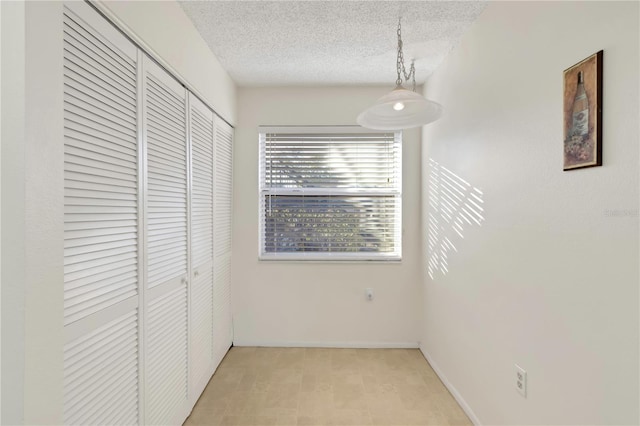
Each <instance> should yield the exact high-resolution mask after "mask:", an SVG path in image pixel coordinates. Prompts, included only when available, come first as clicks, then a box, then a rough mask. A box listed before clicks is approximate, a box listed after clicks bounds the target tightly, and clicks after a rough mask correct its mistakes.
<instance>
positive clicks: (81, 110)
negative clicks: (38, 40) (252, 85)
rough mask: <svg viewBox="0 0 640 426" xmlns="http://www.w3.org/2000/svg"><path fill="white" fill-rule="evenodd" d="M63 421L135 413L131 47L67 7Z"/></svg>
mask: <svg viewBox="0 0 640 426" xmlns="http://www.w3.org/2000/svg"><path fill="white" fill-rule="evenodd" d="M63 37H64V52H63V55H64V136H65V142H64V144H65V145H64V149H65V155H64V186H65V192H64V195H65V197H64V213H65V214H64V324H65V334H66V343H65V346H64V422H65V423H66V424H134V423H137V422H138V420H139V417H138V416H139V411H140V410H139V409H140V407H139V401H138V393H139V392H138V380H139V344H138V331H139V330H138V327H139V321H140V320H139V315H138V303H139V302H138V293H139V289H138V283H139V281H140V280H139V273H140V269H141V268H140V262H139V256H138V251H139V249H140V242H139V225H138V221H139V219H140V218H139V199H138V169H139V167H138V159H139V156H138V143H137V140H138V125H137V113H138V95H137V86H136V79H137V75H136V62H137V49H136V47H135V46H134V45H133V44H131V43H130V42H129V41H128V40H127V39H126V38H125V37H124V36H122V35H121V34H120V33H119V32H118V31H116V30H115V29H114V28H113V27H111V26H110V25H109V24H108V23H107V22H106V21H104V20H103V19H102V18H101V17H100V16H99V15H98V14H97V13H96V12H95V11H94V10H93V9H91V7H90V6H88V5H87V4H86V3H84V2H74V3H69V4H66V5H65V9H64V34H63Z"/></svg>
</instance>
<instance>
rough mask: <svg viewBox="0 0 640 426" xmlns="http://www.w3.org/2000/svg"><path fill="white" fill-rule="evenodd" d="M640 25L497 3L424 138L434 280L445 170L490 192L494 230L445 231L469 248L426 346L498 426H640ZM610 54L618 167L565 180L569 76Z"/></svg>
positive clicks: (617, 15) (440, 297)
mask: <svg viewBox="0 0 640 426" xmlns="http://www.w3.org/2000/svg"><path fill="white" fill-rule="evenodd" d="M638 15H639V9H638V3H637V2H626V3H614V2H506V3H505V2H495V3H490V4H489V6H488V7H487V9H486V10H485V11H484V13H483V14H482V15H481V16H480V18H479V19H478V21H477V22H476V23H475V24H474V25H473V26H472V28H471V29H470V31H469V32H468V33H467V34H466V35H465V37H464V39H463V41H462V43H461V44H460V45H459V46H458V47H457V48H456V49H455V50H454V51H453V52H452V53H451V54H450V55H449V57H448V58H447V59H446V60H445V62H444V63H443V64H442V65H441V66H440V68H439V69H438V70H437V71H436V72H435V73H434V75H433V76H431V77H430V78H429V81H428V87H426V93H427V94H428V95H429V97H431V98H432V99H434V100H437V101H439V102H441V103H442V104H443V105H444V107H445V109H446V113H445V115H444V117H443V118H442V119H441V120H440V121H438V122H436V123H434V124H433V125H431V126H427V127H426V128H425V131H424V145H423V160H422V165H423V179H422V180H423V194H422V197H423V205H424V210H423V218H422V226H423V244H424V247H425V254H424V258H423V261H424V262H425V268H424V269H425V271H427V270H428V268H427V263H426V262H427V261H428V259H429V256H431V255H432V254H433V250H431V249H429V248H428V246H427V244H428V238H429V232H428V231H427V225H428V223H429V214H430V213H431V212H432V211H433V209H431V207H430V206H429V205H428V197H429V191H430V186H429V185H430V184H432V183H433V180H432V179H431V178H430V177H429V174H430V173H431V171H432V169H431V167H430V166H429V161H430V160H431V159H432V160H434V161H437V162H438V163H439V165H440V166H441V167H446V168H447V169H449V170H450V171H451V172H453V173H455V174H456V175H458V176H459V177H461V178H464V179H465V180H466V181H467V182H468V183H469V184H470V185H471V186H473V187H476V188H478V189H479V190H481V191H482V193H483V195H482V197H481V198H483V201H484V203H483V206H484V211H483V212H482V214H483V216H484V221H481V222H480V225H478V224H476V223H474V222H472V223H473V225H469V224H465V226H464V230H463V235H464V238H461V237H460V236H458V235H457V234H456V233H455V232H453V231H451V229H450V228H447V227H445V229H443V230H441V235H440V237H443V236H448V237H449V238H450V240H451V242H452V244H453V245H455V246H456V249H457V252H455V251H453V250H450V251H449V253H448V259H447V263H448V266H447V269H448V272H446V270H442V269H440V270H437V271H434V272H435V273H434V274H433V278H431V277H430V276H429V275H428V274H425V289H424V320H423V323H424V330H423V335H422V339H421V347H422V350H423V351H424V352H425V354H427V356H428V357H429V358H430V360H431V361H432V363H433V365H434V367H436V368H437V369H438V370H439V372H440V374H441V375H442V377H443V379H444V380H445V381H446V382H448V383H449V385H450V386H451V388H452V390H453V391H454V393H456V394H457V395H458V397H460V398H461V400H462V402H463V403H465V404H467V405H468V407H470V408H471V410H472V416H474V415H475V420H476V421H479V422H480V423H482V424H638V423H639V422H640V419H639V414H638V410H639V408H638V407H639V391H638V377H639V370H638V359H639V353H638V347H639V341H638V337H639V316H638V311H639V309H638V302H639V299H638V298H639V291H638V288H639V285H638V283H639V274H638V259H639V248H638V232H639V227H638V196H639V193H638V171H639V167H638V163H639V162H638V154H639V151H638V140H639V132H638V115H639V108H638V91H639V85H638V75H639V69H638V54H639V45H638V40H639V34H638V27H639V22H638ZM600 49H604V102H603V104H604V106H603V110H604V113H603V114H604V123H603V129H604V136H603V144H604V145H603V146H604V155H603V159H604V165H603V167H597V168H588V169H582V170H574V171H568V172H563V171H562V150H563V146H562V141H563V118H562V114H563V103H562V102H563V101H562V94H563V79H562V76H563V74H562V72H563V70H564V69H566V68H568V67H570V66H572V65H573V64H575V63H577V62H579V61H580V60H582V59H583V58H585V57H587V56H589V55H591V54H593V53H595V52H596V51H598V50H600ZM441 223H443V222H441ZM435 247H436V251H438V247H440V246H439V245H438V244H436V246H435ZM516 363H517V364H519V365H520V366H522V367H523V368H524V369H525V370H527V372H528V396H527V398H526V399H525V398H523V397H521V396H520V395H519V394H518V393H517V392H516V390H515V379H514V377H515V373H514V367H513V366H514V364H516ZM468 407H467V408H468Z"/></svg>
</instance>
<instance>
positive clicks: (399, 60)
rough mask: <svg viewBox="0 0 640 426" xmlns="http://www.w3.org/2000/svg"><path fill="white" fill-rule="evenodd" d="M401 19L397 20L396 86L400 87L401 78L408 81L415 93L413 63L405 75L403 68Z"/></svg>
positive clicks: (412, 62)
mask: <svg viewBox="0 0 640 426" xmlns="http://www.w3.org/2000/svg"><path fill="white" fill-rule="evenodd" d="M401 20H402V18H399V19H398V58H397V60H396V68H397V71H398V78H397V79H396V86H402V76H404V81H409V79H411V82H412V84H413V91H414V92H415V91H416V68H415V65H414V61H413V60H412V61H411V67H410V68H409V72H408V73H407V69H406V68H405V66H404V52H403V51H402V23H401Z"/></svg>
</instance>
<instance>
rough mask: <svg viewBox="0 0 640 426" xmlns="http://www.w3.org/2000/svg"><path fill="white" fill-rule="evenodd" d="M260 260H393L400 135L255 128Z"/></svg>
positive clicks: (397, 238) (397, 240) (397, 246)
mask: <svg viewBox="0 0 640 426" xmlns="http://www.w3.org/2000/svg"><path fill="white" fill-rule="evenodd" d="M259 180H260V181H259V197H260V202H259V206H260V207H259V209H260V212H259V214H260V234H261V235H260V258H261V259H263V260H399V259H400V258H401V245H402V244H401V229H402V224H401V219H402V212H401V206H402V134H401V133H400V132H396V133H394V132H386V133H381V132H374V131H371V130H366V129H363V128H360V127H350V126H348V127H346V126H345V127H261V128H260V174H259Z"/></svg>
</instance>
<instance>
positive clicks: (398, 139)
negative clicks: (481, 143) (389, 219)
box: [258, 126, 403, 263]
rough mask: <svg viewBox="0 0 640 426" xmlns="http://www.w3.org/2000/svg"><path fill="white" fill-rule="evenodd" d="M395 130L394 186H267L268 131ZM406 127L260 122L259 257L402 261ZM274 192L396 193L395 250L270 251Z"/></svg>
mask: <svg viewBox="0 0 640 426" xmlns="http://www.w3.org/2000/svg"><path fill="white" fill-rule="evenodd" d="M287 133H295V134H314V133H317V134H330V133H335V134H336V135H342V136H344V135H348V134H354V135H357V134H375V133H378V134H381V135H384V134H387V135H388V134H393V147H394V150H396V152H397V154H396V155H397V158H396V161H395V164H396V165H395V167H394V168H393V170H394V173H395V174H394V176H395V180H396V185H395V186H394V187H393V188H360V189H354V188H335V187H329V188H290V189H288V188H269V187H267V186H266V181H267V179H266V172H267V168H268V165H267V164H266V150H267V149H268V148H267V134H287ZM402 136H403V135H402V131H376V130H371V129H365V128H362V127H360V126H259V127H258V143H259V147H258V148H259V160H258V163H259V167H258V169H259V170H258V226H259V229H258V233H259V238H258V259H259V260H260V261H289V262H385V263H386V262H396V263H399V262H401V261H402V234H403V232H402V204H403V203H402V170H403V167H402V166H403V161H402V139H403V138H402ZM269 194H271V195H273V196H301V195H302V196H304V195H324V196H340V195H342V196H345V197H347V198H348V197H354V198H355V197H357V196H361V197H366V196H392V197H394V198H395V201H394V203H395V206H394V214H395V217H394V219H393V241H394V243H393V248H394V251H393V252H353V253H349V252H322V251H315V252H267V251H266V250H265V234H266V233H267V231H266V220H265V209H266V208H265V201H264V200H265V197H266V196H268V195H269Z"/></svg>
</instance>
